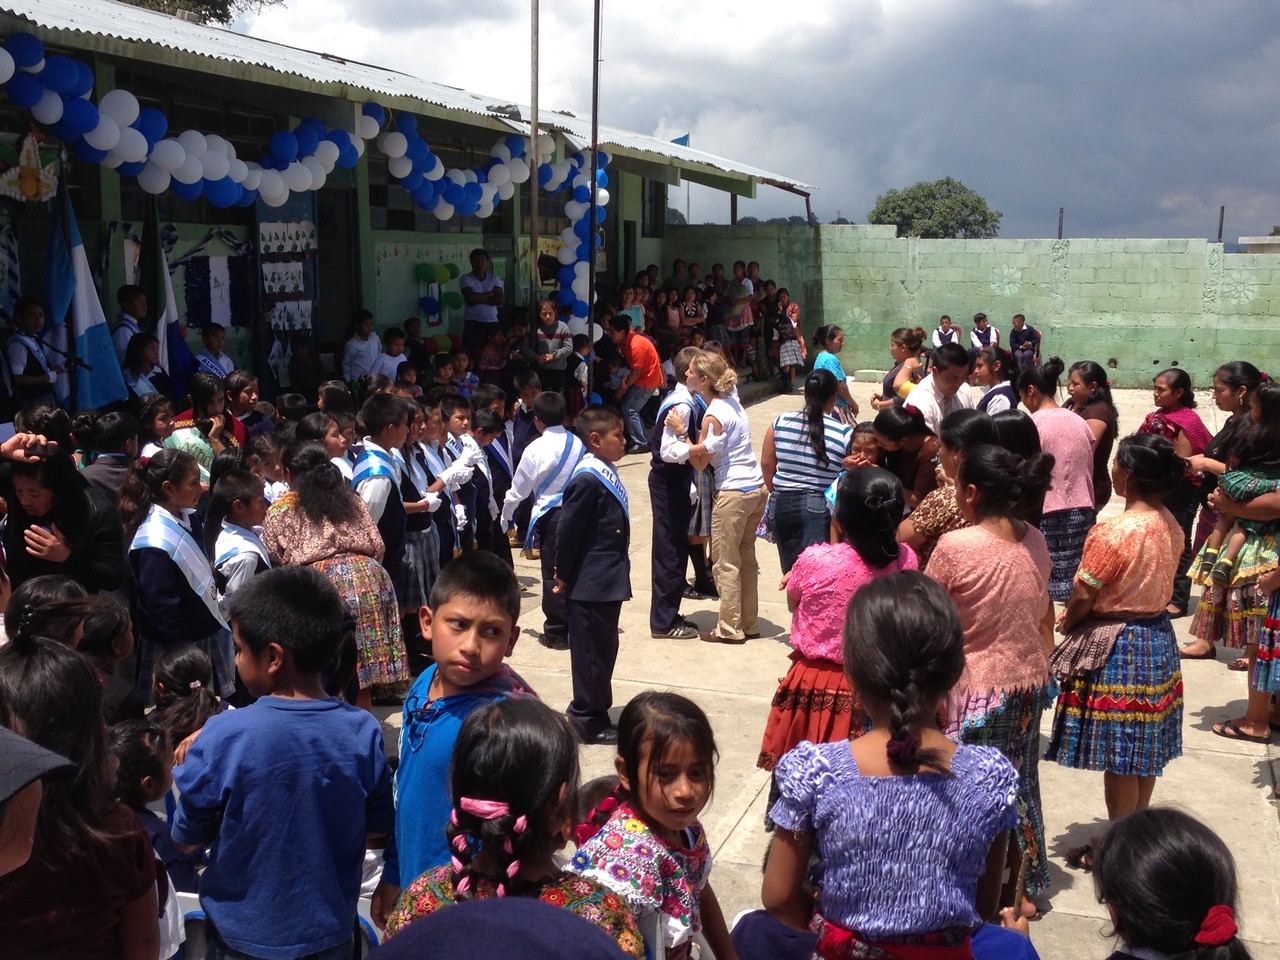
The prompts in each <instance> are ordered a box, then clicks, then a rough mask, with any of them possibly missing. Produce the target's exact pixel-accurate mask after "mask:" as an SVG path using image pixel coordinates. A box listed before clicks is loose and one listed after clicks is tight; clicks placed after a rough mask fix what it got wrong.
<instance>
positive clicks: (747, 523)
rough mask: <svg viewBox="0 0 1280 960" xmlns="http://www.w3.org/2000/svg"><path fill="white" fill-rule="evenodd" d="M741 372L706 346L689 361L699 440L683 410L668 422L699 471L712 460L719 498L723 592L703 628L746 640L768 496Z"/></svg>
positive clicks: (716, 519) (755, 624) (722, 639)
mask: <svg viewBox="0 0 1280 960" xmlns="http://www.w3.org/2000/svg"><path fill="white" fill-rule="evenodd" d="M737 383H738V375H737V374H736V373H735V372H734V371H733V370H732V369H731V368H730V367H729V365H728V364H727V363H725V361H724V358H722V357H720V356H719V355H717V354H714V353H710V352H708V351H706V350H700V351H698V352H697V353H696V354H694V356H693V359H692V360H691V361H690V362H689V371H688V374H687V376H686V379H685V385H686V386H687V387H688V388H689V391H690V392H691V393H694V394H697V395H698V396H700V397H701V398H702V399H703V400H705V401H706V403H707V412H706V413H705V414H703V417H702V431H701V435H700V436H699V437H698V441H697V442H696V443H692V442H691V439H690V438H689V437H688V436H687V435H686V433H685V431H686V426H685V424H684V420H683V416H682V415H681V414H680V412H679V411H678V410H676V411H672V412H671V413H669V414H668V415H667V420H666V424H667V426H669V427H671V428H672V429H673V430H674V431H675V432H676V436H677V439H678V440H680V441H683V442H686V443H690V447H689V463H690V464H691V465H692V466H693V468H694V469H695V470H701V469H703V468H705V467H706V466H707V465H708V464H710V465H711V466H713V467H715V501H714V507H713V508H712V511H711V552H712V554H713V555H714V556H715V564H714V566H713V568H712V573H713V575H714V576H715V580H716V589H717V590H718V591H719V593H720V618H719V620H718V622H717V623H716V626H715V629H714V630H709V631H707V632H706V633H703V634H701V635H700V639H702V640H704V641H706V642H708V643H745V642H746V641H747V640H748V639H750V638H752V637H758V636H759V635H760V624H759V621H758V620H757V616H758V612H759V598H758V594H757V587H758V583H757V581H758V580H759V576H760V565H759V564H758V563H757V562H756V527H757V526H758V525H759V523H760V518H761V517H762V516H763V515H764V507H765V503H766V501H767V500H768V498H769V494H768V491H767V490H766V489H765V485H764V474H763V473H762V472H761V470H760V464H759V463H758V462H757V461H756V457H755V454H754V453H752V451H751V424H750V422H749V421H748V420H747V415H746V413H745V411H743V409H742V404H741V403H740V402H739V401H738V389H737Z"/></svg>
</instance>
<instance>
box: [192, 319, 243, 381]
mask: <svg viewBox="0 0 1280 960" xmlns="http://www.w3.org/2000/svg"><path fill="white" fill-rule="evenodd" d="M200 339H201V340H202V341H203V342H204V349H203V350H201V351H200V352H199V353H197V354H196V364H197V365H198V366H199V367H200V369H201V370H203V371H204V372H205V373H211V374H213V375H214V376H215V377H218V378H220V379H225V378H227V377H229V376H231V374H232V372H233V371H234V370H235V368H236V362H235V361H234V360H232V359H231V358H230V357H229V356H227V354H226V353H224V352H223V350H222V348H223V347H224V346H225V345H226V342H227V328H226V327H224V326H223V325H222V324H220V323H209V324H205V327H204V329H203V330H201V331H200Z"/></svg>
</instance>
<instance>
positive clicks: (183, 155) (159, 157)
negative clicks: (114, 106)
mask: <svg viewBox="0 0 1280 960" xmlns="http://www.w3.org/2000/svg"><path fill="white" fill-rule="evenodd" d="M112 122H113V123H114V122H115V121H112ZM186 160H187V151H186V150H184V149H183V148H182V144H180V143H179V142H178V141H177V140H168V139H166V140H160V141H158V142H157V143H156V145H155V146H154V147H152V148H151V160H150V162H151V163H154V164H155V165H156V166H157V167H159V168H160V169H161V170H165V171H167V172H169V173H173V171H175V170H177V169H178V168H179V167H180V166H182V165H183V164H184V163H185V162H186Z"/></svg>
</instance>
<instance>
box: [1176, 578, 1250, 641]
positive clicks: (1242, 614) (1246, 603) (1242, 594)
mask: <svg viewBox="0 0 1280 960" xmlns="http://www.w3.org/2000/svg"><path fill="white" fill-rule="evenodd" d="M1266 612H1267V597H1266V595H1265V594H1264V593H1263V592H1262V591H1261V590H1260V589H1259V588H1258V581H1257V580H1253V581H1250V582H1249V583H1243V584H1240V585H1238V586H1228V587H1219V586H1214V585H1213V584H1210V585H1209V586H1207V587H1205V588H1204V593H1202V594H1201V595H1200V602H1199V603H1198V604H1196V615H1195V616H1194V617H1192V618H1191V635H1192V636H1194V637H1196V638H1197V639H1200V640H1207V641H1209V642H1210V643H1219V642H1221V643H1224V644H1226V645H1227V646H1228V647H1231V648H1232V649H1235V650H1242V649H1244V648H1245V647H1247V646H1248V645H1249V644H1251V643H1258V642H1259V641H1260V639H1261V633H1262V618H1263V617H1264V616H1265V615H1266Z"/></svg>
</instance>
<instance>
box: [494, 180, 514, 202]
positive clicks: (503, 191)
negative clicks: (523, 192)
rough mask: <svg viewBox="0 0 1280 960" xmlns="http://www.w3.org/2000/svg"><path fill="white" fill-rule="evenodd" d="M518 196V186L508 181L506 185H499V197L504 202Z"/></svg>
mask: <svg viewBox="0 0 1280 960" xmlns="http://www.w3.org/2000/svg"><path fill="white" fill-rule="evenodd" d="M515 195H516V185H515V184H514V183H512V182H511V181H510V180H508V181H507V182H506V183H500V184H498V196H499V197H501V198H502V199H503V200H510V199H511V198H512V197H514V196H515Z"/></svg>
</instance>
